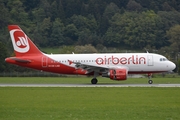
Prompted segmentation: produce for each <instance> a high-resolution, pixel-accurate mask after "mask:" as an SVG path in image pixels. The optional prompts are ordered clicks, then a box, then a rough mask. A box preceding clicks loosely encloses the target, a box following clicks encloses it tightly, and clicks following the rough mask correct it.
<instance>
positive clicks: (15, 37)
mask: <svg viewBox="0 0 180 120" xmlns="http://www.w3.org/2000/svg"><path fill="white" fill-rule="evenodd" d="M8 29H9V33H10V36H11V40H12V44H13V47H14V51H15V54H16V56H17V57H18V56H24V55H34V54H42V52H41V51H40V50H39V49H38V48H37V47H36V45H35V44H34V43H33V42H32V41H31V40H30V38H29V37H28V36H27V35H26V34H25V33H24V32H23V31H22V29H21V28H20V27H19V26H18V25H9V26H8Z"/></svg>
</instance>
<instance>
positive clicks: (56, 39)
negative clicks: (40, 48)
mask: <svg viewBox="0 0 180 120" xmlns="http://www.w3.org/2000/svg"><path fill="white" fill-rule="evenodd" d="M63 32H64V24H63V23H62V22H61V20H60V19H59V18H56V19H55V21H54V22H53V25H52V33H51V38H50V39H49V40H48V45H49V46H60V45H63V44H64V43H65V40H64V36H63Z"/></svg>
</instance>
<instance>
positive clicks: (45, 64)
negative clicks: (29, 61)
mask: <svg viewBox="0 0 180 120" xmlns="http://www.w3.org/2000/svg"><path fill="white" fill-rule="evenodd" d="M47 60H48V59H47V57H46V56H43V57H42V67H47V63H48V62H47Z"/></svg>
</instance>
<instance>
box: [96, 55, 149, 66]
mask: <svg viewBox="0 0 180 120" xmlns="http://www.w3.org/2000/svg"><path fill="white" fill-rule="evenodd" d="M96 64H98V65H110V64H113V65H117V64H122V65H126V64H146V58H145V57H139V56H138V55H132V56H131V57H116V56H113V55H112V56H110V57H106V56H104V57H99V58H97V59H96Z"/></svg>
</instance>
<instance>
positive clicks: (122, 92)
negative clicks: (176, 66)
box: [0, 87, 180, 120]
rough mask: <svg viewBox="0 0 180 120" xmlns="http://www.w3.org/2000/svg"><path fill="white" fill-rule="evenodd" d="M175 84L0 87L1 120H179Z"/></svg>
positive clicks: (179, 107)
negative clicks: (109, 86)
mask: <svg viewBox="0 0 180 120" xmlns="http://www.w3.org/2000/svg"><path fill="white" fill-rule="evenodd" d="M179 92H180V89H179V88H153V87H152V88H138V87H137V88H132V87H129V88H105V87H104V88H29V87H28V88H25V87H22V88H21V87H19V88H16V87H1V88H0V96H1V98H0V119H1V120H59V119H62V120H65V119H66V120H118V119H121V120H179V119H180V95H179Z"/></svg>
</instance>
